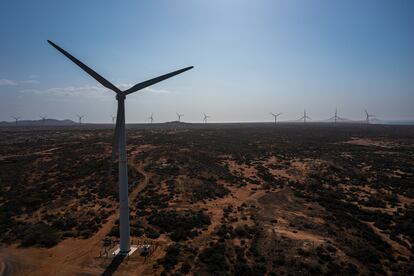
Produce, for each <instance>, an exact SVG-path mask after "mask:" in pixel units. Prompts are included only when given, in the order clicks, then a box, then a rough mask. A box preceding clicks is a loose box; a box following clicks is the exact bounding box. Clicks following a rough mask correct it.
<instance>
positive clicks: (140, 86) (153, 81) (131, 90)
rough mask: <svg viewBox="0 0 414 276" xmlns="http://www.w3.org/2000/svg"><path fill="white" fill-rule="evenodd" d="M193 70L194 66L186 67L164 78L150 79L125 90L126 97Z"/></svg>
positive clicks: (163, 76)
mask: <svg viewBox="0 0 414 276" xmlns="http://www.w3.org/2000/svg"><path fill="white" fill-rule="evenodd" d="M193 68H194V67H193V66H190V67H186V68H183V69H180V70H177V71H174V72H171V73H168V74H165V75H162V76H159V77H156V78H153V79H150V80H147V81H144V82H141V83H138V84H135V85H134V86H132V87H131V88H129V89H127V90H125V91H124V93H125V95H128V94H131V93H134V92H136V91H138V90H141V89H144V88H145V87H148V86H150V85H153V84H156V83H157V82H160V81H163V80H166V79H169V78H171V77H174V76H175V75H178V74H181V73H183V72H185V71H187V70H190V69H193Z"/></svg>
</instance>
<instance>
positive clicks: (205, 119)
mask: <svg viewBox="0 0 414 276" xmlns="http://www.w3.org/2000/svg"><path fill="white" fill-rule="evenodd" d="M203 115H204V119H203V121H204V123H205V124H207V119H208V118H210V117H211V116H209V115H206V113H204V112H203Z"/></svg>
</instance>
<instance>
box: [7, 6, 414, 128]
mask: <svg viewBox="0 0 414 276" xmlns="http://www.w3.org/2000/svg"><path fill="white" fill-rule="evenodd" d="M413 11H414V3H413V2H410V1H403V0H399V1H373V0H370V1H363V2H361V1H326V0H318V1H312V2H311V1H299V0H298V1H264V0H263V1H218V0H217V1H184V0H183V1H174V2H172V1H166V0H164V1H157V2H144V3H137V2H135V1H125V2H122V4H119V3H117V2H111V1H99V2H98V1H87V2H85V1H71V2H61V3H60V2H59V3H57V2H55V1H42V2H23V1H3V2H2V3H0V16H1V20H2V23H3V24H1V25H2V27H1V28H0V35H1V37H2V38H3V40H2V43H1V44H0V60H1V61H2V62H1V66H0V97H1V98H0V121H12V120H13V119H12V118H11V117H10V116H21V117H22V119H29V120H33V119H34V120H37V119H39V116H47V117H48V118H56V119H71V120H73V121H77V118H76V114H84V115H86V117H85V118H84V120H83V121H84V122H85V123H87V122H94V123H108V122H111V117H110V116H111V114H114V115H115V112H116V102H115V95H114V93H113V92H111V91H107V89H105V88H103V87H102V86H101V85H100V84H99V83H97V82H96V81H95V80H94V79H92V78H91V77H90V76H88V75H87V74H86V73H84V72H83V71H82V70H81V69H79V68H78V67H77V66H76V65H74V64H73V63H72V62H70V61H69V60H67V59H66V58H65V57H64V56H62V55H61V54H60V53H59V52H57V51H56V50H55V49H53V48H52V47H51V46H50V45H48V44H47V42H46V40H47V39H50V40H52V41H54V42H55V43H57V44H59V45H60V46H61V47H63V48H64V49H65V50H67V51H69V52H70V53H72V54H73V55H74V56H76V57H77V58H79V59H80V60H81V61H83V62H84V63H86V64H87V65H88V66H90V67H91V68H93V69H94V70H96V71H97V72H98V73H100V74H101V75H103V76H104V77H105V78H107V79H108V80H109V81H111V82H113V83H114V84H115V85H117V86H118V87H120V88H121V89H126V88H129V87H130V86H132V85H134V84H136V83H138V82H141V81H144V80H146V79H149V78H152V77H155V76H158V75H161V74H165V73H168V72H170V71H173V70H176V69H179V68H182V67H186V66H191V65H193V66H194V67H195V68H194V69H193V70H190V71H188V72H185V73H183V74H181V75H179V76H176V77H174V78H172V79H169V80H167V81H164V82H162V83H160V84H157V85H154V86H151V87H150V88H147V89H145V90H144V91H142V93H136V94H134V95H130V96H128V100H127V101H126V121H127V122H128V123H132V122H136V123H144V122H147V121H148V120H147V117H148V116H149V115H150V113H151V112H153V113H154V122H166V121H174V120H176V119H177V118H176V116H175V113H176V112H179V113H182V114H184V117H183V118H182V121H184V122H201V121H202V113H203V112H205V113H207V114H208V115H211V118H209V121H210V122H225V121H227V122H248V121H250V122H265V121H267V122H271V121H273V117H272V116H271V115H270V114H269V112H275V113H278V112H282V113H283V115H282V116H281V117H280V118H279V120H281V121H289V120H295V119H298V118H299V117H301V116H302V115H303V109H304V108H306V109H307V111H308V115H309V116H310V117H311V118H312V119H314V120H324V119H328V118H330V117H332V116H333V114H334V112H335V108H338V115H339V116H340V117H344V118H348V119H351V120H358V121H360V120H364V119H365V115H364V109H367V110H368V111H369V112H370V113H372V114H375V115H376V116H377V118H378V119H380V120H383V121H389V120H414V109H413V108H412V107H413V104H414V93H413V92H414V91H413V90H414V36H413V35H412V31H413V30H412V29H413V28H412V26H414V18H413V17H412V14H413Z"/></svg>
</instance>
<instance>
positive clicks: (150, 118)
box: [147, 113, 154, 124]
mask: <svg viewBox="0 0 414 276" xmlns="http://www.w3.org/2000/svg"><path fill="white" fill-rule="evenodd" d="M147 119H148V120H150V122H151V124H152V122H154V114H152V113H151V116H149V117H148V118H147Z"/></svg>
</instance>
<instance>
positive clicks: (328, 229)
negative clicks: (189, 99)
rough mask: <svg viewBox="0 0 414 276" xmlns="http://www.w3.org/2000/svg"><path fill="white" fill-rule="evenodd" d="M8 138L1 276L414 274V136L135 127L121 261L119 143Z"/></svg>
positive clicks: (85, 137) (49, 136)
mask: <svg viewBox="0 0 414 276" xmlns="http://www.w3.org/2000/svg"><path fill="white" fill-rule="evenodd" d="M0 133H1V136H0V233H1V236H0V242H1V247H0V274H4V275H101V274H104V275H111V274H112V273H113V274H114V275H192V274H195V275H295V274H296V275H297V274H301V275H309V274H314V275H321V274H337V275H355V274H362V275H368V274H369V275H383V274H389V275H413V274H414V127H413V126H386V125H362V124H361V125H357V124H355V125H353V124H339V125H336V126H335V125H334V124H328V123H326V124H278V125H276V126H275V125H273V124H240V125H238V124H231V125H225V124H208V125H190V124H175V125H174V124H165V125H161V124H160V125H154V126H153V127H151V128H149V127H148V126H147V127H146V128H143V127H141V126H133V125H132V126H129V128H128V146H127V148H128V158H129V187H130V216H131V235H132V241H133V243H134V244H135V245H143V244H149V245H151V246H150V253H149V254H148V255H145V254H141V252H139V250H138V251H137V252H136V253H134V254H133V255H131V256H130V257H128V258H125V259H123V260H118V259H113V258H112V257H110V256H107V254H106V253H105V252H110V251H111V250H112V249H113V247H114V246H115V245H113V244H114V243H116V239H117V235H118V203H117V197H118V184H117V177H116V176H117V172H116V170H117V166H116V164H115V163H114V164H112V173H111V175H110V174H108V172H109V170H110V168H111V164H110V155H111V153H110V152H111V141H112V135H113V130H112V129H111V128H110V127H109V126H106V128H100V127H97V126H94V127H92V126H90V127H88V126H87V125H85V126H83V127H76V126H75V127H60V128H59V127H48V128H46V127H44V128H42V127H37V128H35V127H32V128H23V127H22V128H19V127H15V128H13V127H9V128H3V129H0ZM142 253H143V252H142Z"/></svg>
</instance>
